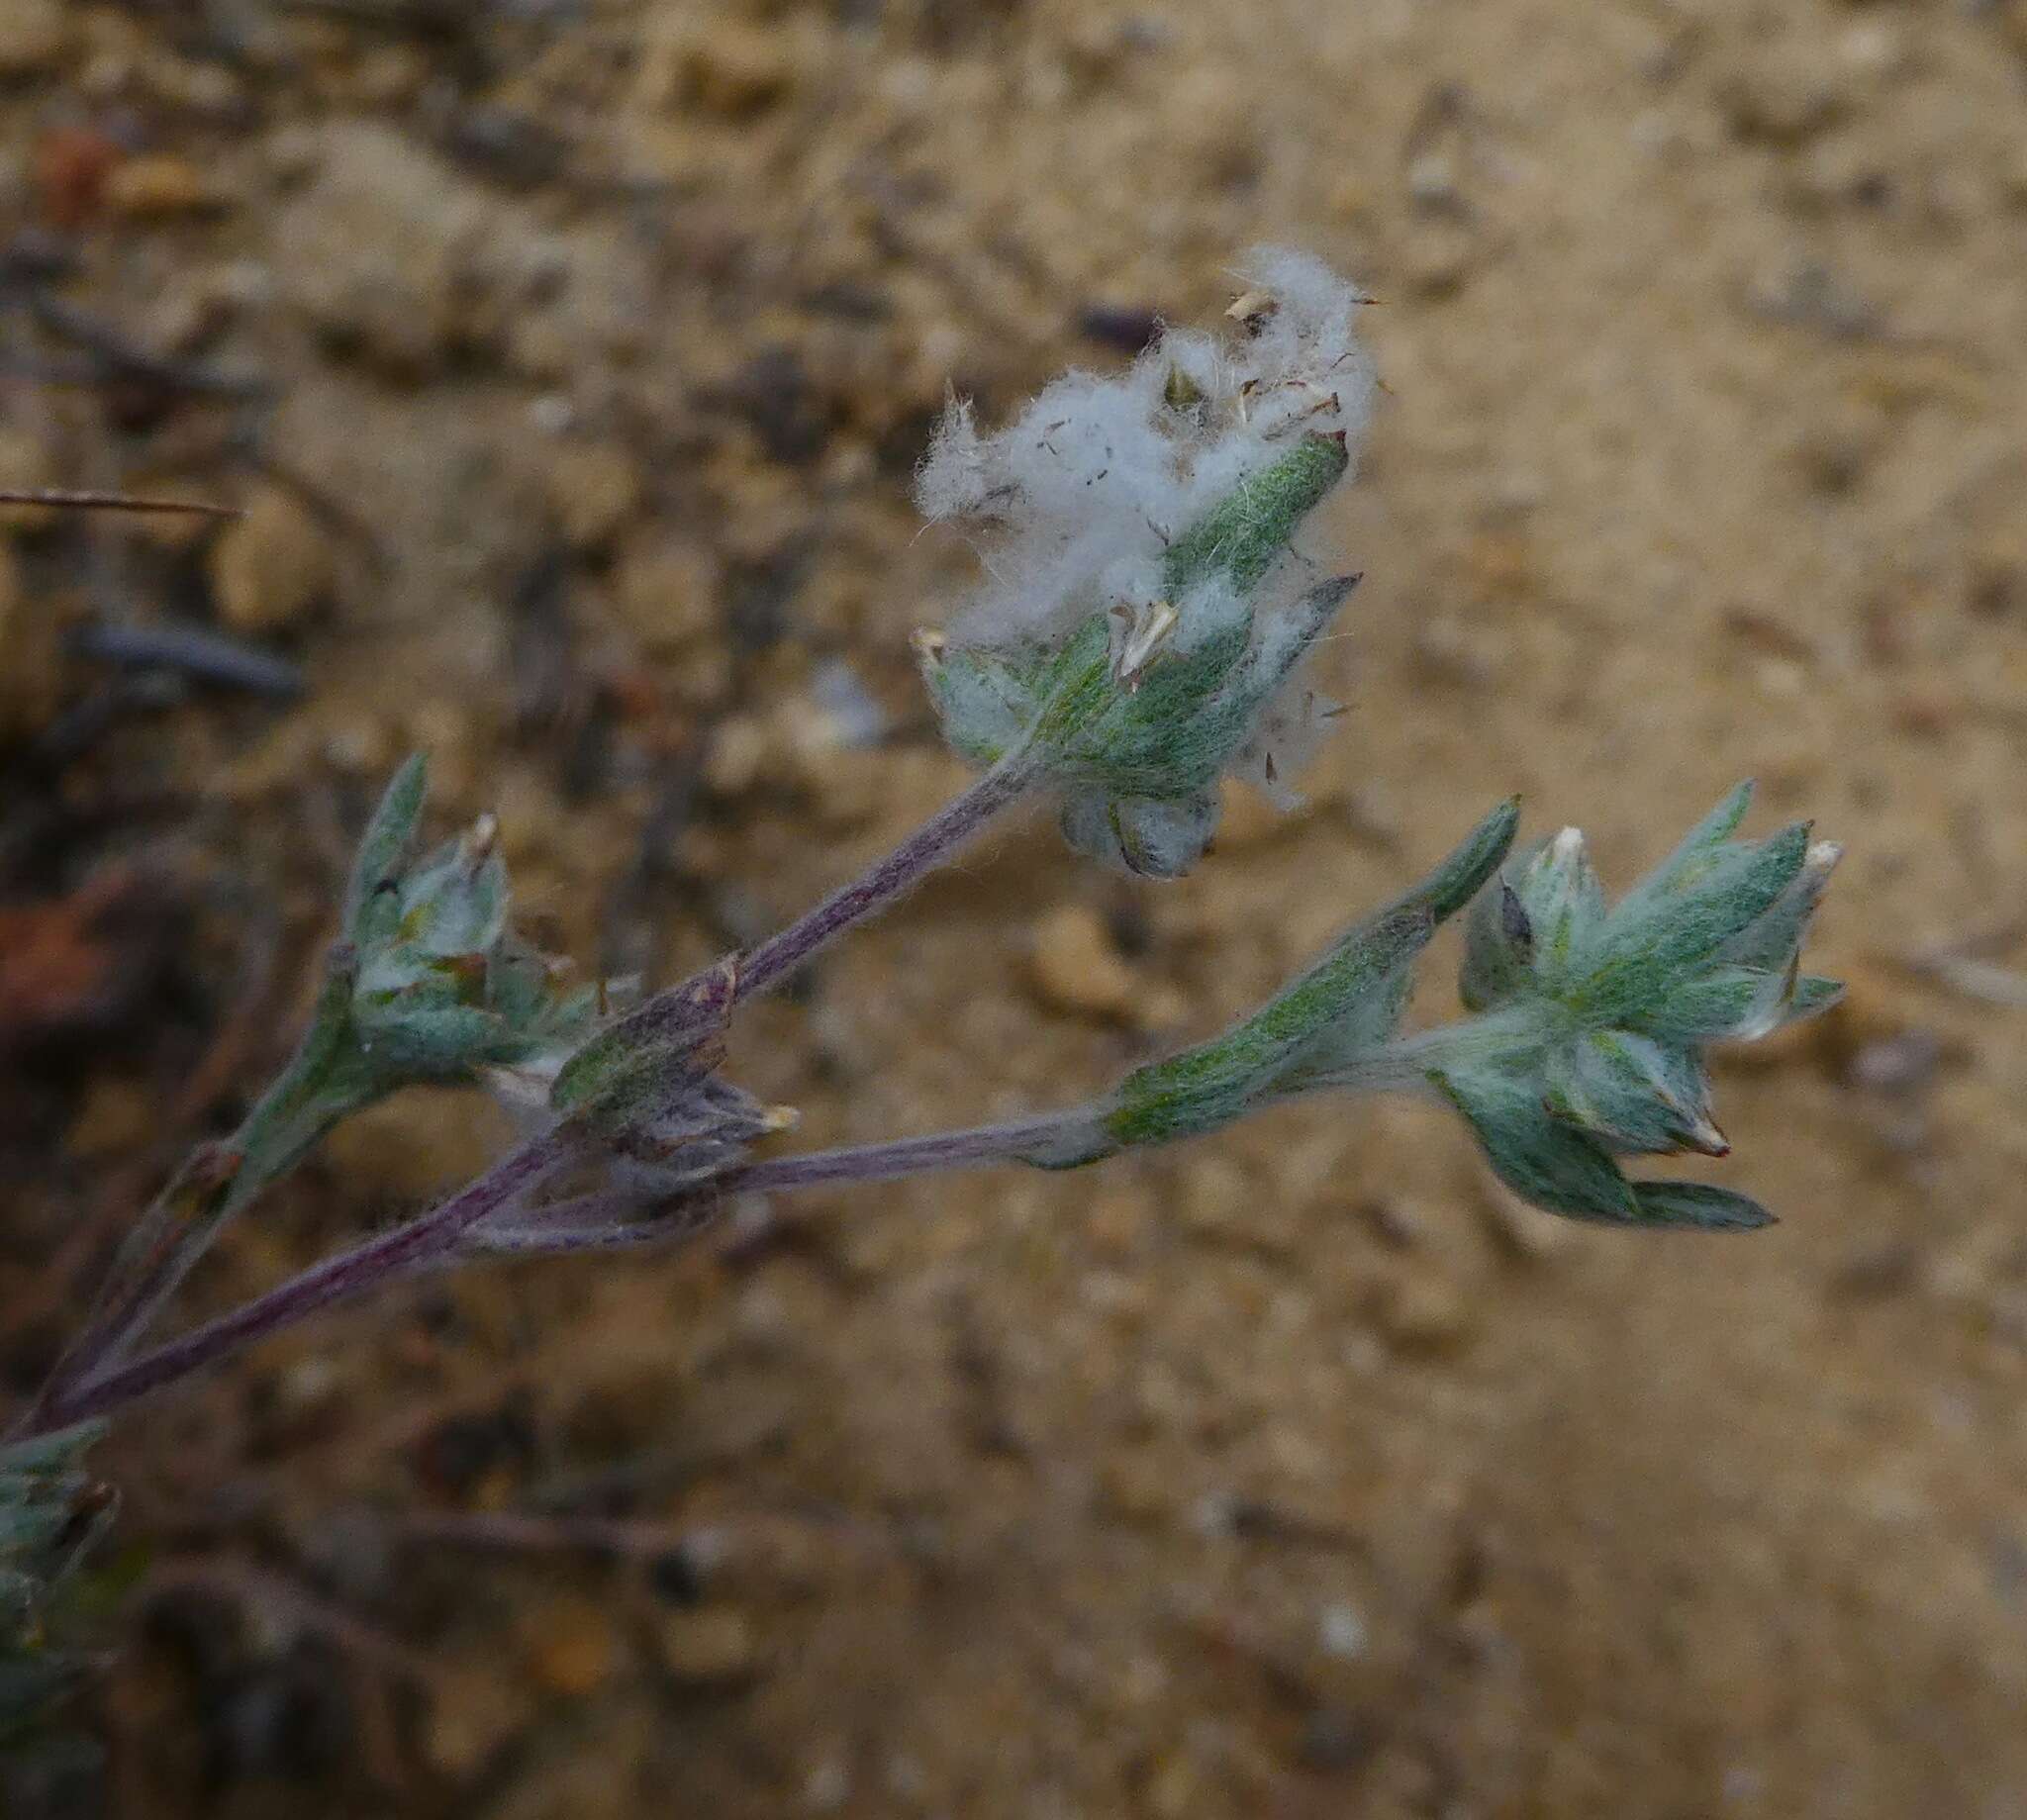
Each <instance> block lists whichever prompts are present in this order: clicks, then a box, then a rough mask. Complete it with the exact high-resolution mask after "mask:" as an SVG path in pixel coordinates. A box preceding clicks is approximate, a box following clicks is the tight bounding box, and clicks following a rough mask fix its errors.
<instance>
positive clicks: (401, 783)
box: [343, 752, 430, 946]
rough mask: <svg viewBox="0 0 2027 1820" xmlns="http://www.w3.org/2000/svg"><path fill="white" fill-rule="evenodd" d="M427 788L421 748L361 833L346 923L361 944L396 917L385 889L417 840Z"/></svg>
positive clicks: (347, 898)
mask: <svg viewBox="0 0 2027 1820" xmlns="http://www.w3.org/2000/svg"><path fill="white" fill-rule="evenodd" d="M429 792H430V761H429V759H428V758H426V757H425V756H424V755H423V754H422V753H420V752H417V753H415V754H413V755H412V756H411V757H410V758H409V759H408V761H407V762H406V763H405V764H403V766H402V767H401V769H400V770H399V771H397V772H396V773H395V774H394V778H393V781H392V782H390V783H389V784H388V786H387V789H386V790H385V791H384V792H383V793H382V795H381V798H380V803H379V807H378V808H376V809H375V810H374V811H373V814H372V817H371V819H370V820H368V821H367V823H366V831H365V832H364V833H363V834H362V835H360V836H359V846H358V853H357V856H356V857H355V858H354V859H353V861H352V873H351V880H350V882H349V883H348V884H347V885H346V887H345V895H344V921H343V927H344V932H345V935H346V937H347V938H348V939H349V940H351V941H353V942H355V943H357V944H359V945H360V946H364V945H366V944H367V943H369V942H371V941H374V940H376V939H378V938H379V937H380V936H381V935H383V934H384V933H385V931H386V930H387V929H388V928H391V927H392V925H393V924H394V923H395V921H397V920H398V916H399V912H398V911H397V910H396V908H395V904H394V894H393V893H392V892H391V891H389V890H388V889H387V887H388V886H389V885H390V884H391V883H392V882H393V881H394V879H395V878H396V876H397V875H398V874H399V872H400V870H401V863H402V860H403V859H404V858H405V857H406V856H407V853H408V850H409V848H410V846H411V845H412V844H413V842H414V840H415V834H416V824H417V823H418V822H419V821H421V819H422V815H423V802H424V799H425V798H426V797H427V796H428V795H429Z"/></svg>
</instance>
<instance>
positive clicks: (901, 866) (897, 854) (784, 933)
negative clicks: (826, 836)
mask: <svg viewBox="0 0 2027 1820" xmlns="http://www.w3.org/2000/svg"><path fill="white" fill-rule="evenodd" d="M1035 775H1036V771H1035V767H1034V765H1033V763H1032V761H1031V760H1030V759H1028V757H1027V756H1026V755H1025V754H1024V753H1018V752H1016V753H1013V754H1010V755H1009V756H1008V757H1006V758H1003V759H1002V760H1001V761H1000V762H999V763H998V764H997V765H995V766H994V767H993V768H992V769H991V770H990V771H987V772H985V773H984V774H983V775H981V776H980V777H979V778H978V779H977V780H976V781H975V782H973V783H972V785H971V786H970V787H969V788H968V789H966V790H964V791H962V792H960V793H959V794H958V795H957V796H954V797H952V798H951V799H950V801H949V802H947V803H946V804H944V805H943V807H942V808H941V809H939V810H938V811H937V812H936V813H935V814H933V815H931V816H930V817H929V818H928V820H926V821H924V822H923V823H922V824H921V826H920V827H918V828H917V829H916V831H915V832H914V833H913V834H911V835H910V836H909V837H908V838H907V839H906V840H904V841H903V842H902V843H901V845H900V846H898V847H896V848H895V849H894V851H893V852H891V853H889V854H888V855H887V856H886V857H885V858H884V859H880V860H877V861H875V862H874V864H873V865H871V866H870V867H868V868H867V869H866V871H864V872H863V873H861V874H860V875H859V877H857V878H856V879H854V880H853V881H852V882H851V883H850V884H849V885H845V886H841V887H840V888H839V889H838V890H836V891H834V892H832V893H831V894H830V896H829V897H827V898H825V899H824V900H823V902H822V903H820V904H819V905H818V906H817V907H816V908H815V909H814V910H809V911H807V912H806V913H805V914H803V915H801V916H799V917H797V918H796V920H795V921H794V922H792V923H790V924H789V925H788V927H787V928H785V929H783V930H781V932H780V933H779V934H776V935H772V936H770V937H769V938H768V939H767V940H766V941H763V942H762V943H761V944H760V945H759V946H758V947H757V948H755V949H754V950H753V951H752V952H751V953H750V954H748V955H747V956H746V957H745V959H744V961H743V962H741V963H740V966H739V975H738V984H737V988H736V997H738V998H740V999H748V998H752V997H753V996H754V995H755V994H758V993H763V992H765V991H767V990H768V988H770V987H772V986H774V985H776V984H778V983H779V982H780V981H781V980H783V979H785V978H786V977H787V976H788V975H789V974H791V973H793V972H795V970H796V969H797V968H798V967H800V966H802V964H803V963H804V962H805V961H807V960H809V959H810V958H811V956H812V955H814V954H815V953H816V952H817V951H818V949H820V948H821V947H823V946H825V945H826V944H827V943H828V942H830V941H832V940H833V939H835V938H836V937H837V936H839V935H842V934H843V933H844V932H845V930H847V929H849V928H851V927H852V926H853V925H854V924H857V923H860V922H863V921H864V920H865V919H866V918H867V917H868V916H871V915H873V914H875V913H876V912H877V911H879V910H885V909H886V908H887V907H888V906H889V905H890V904H892V903H893V902H894V901H895V900H896V899H897V898H899V897H901V896H902V895H903V894H904V893H906V892H907V891H909V890H910V889H911V888H912V887H914V886H915V885H916V884H917V883H918V882H919V881H920V880H921V879H923V878H924V877H926V876H927V875H928V874H929V873H931V872H933V871H934V870H935V869H936V868H937V867H938V866H941V865H944V864H946V863H947V862H948V861H949V860H951V859H953V858H955V857H956V855H957V853H958V851H959V849H960V848H962V847H964V846H965V845H967V844H968V843H969V842H970V841H971V840H972V839H973V838H974V836H976V835H977V834H979V833H980V832H981V831H982V830H983V829H984V828H985V826H986V824H987V823H988V822H990V821H991V820H993V818H994V817H995V816H997V815H998V814H1000V813H1001V812H1002V811H1003V810H1007V809H1010V808H1012V807H1013V804H1015V803H1016V802H1018V801H1019V800H1020V798H1021V797H1023V796H1024V795H1026V793H1027V791H1028V789H1029V787H1030V786H1031V785H1032V784H1033V783H1034V780H1035Z"/></svg>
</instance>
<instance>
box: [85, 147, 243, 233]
mask: <svg viewBox="0 0 2027 1820" xmlns="http://www.w3.org/2000/svg"><path fill="white" fill-rule="evenodd" d="M220 201H221V197H220V196H219V194H218V193H217V192H215V191H214V190H213V189H212V188H211V186H210V185H209V184H207V183H206V182H205V180H204V173H203V172H202V171H200V170H199V169H198V168H197V166H196V165H194V164H192V163H191V162H190V160H189V159H188V158H179V157H176V156H174V155H173V154H172V153H169V152H157V153H154V154H152V155H150V156H146V157H139V158H128V159H127V160H126V161H125V162H123V163H120V164H116V165H115V166H114V167H113V169H112V170H111V171H110V172H109V173H108V175H107V177H106V185H105V205H106V208H107V210H108V212H110V213H111V214H114V215H119V216H124V217H125V218H126V219H127V220H129V221H140V222H145V221H163V220H166V219H168V218H170V217H172V216H177V215H193V214H198V213H200V212H202V211H204V210H207V209H215V208H217V207H218V206H219V203H220Z"/></svg>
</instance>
